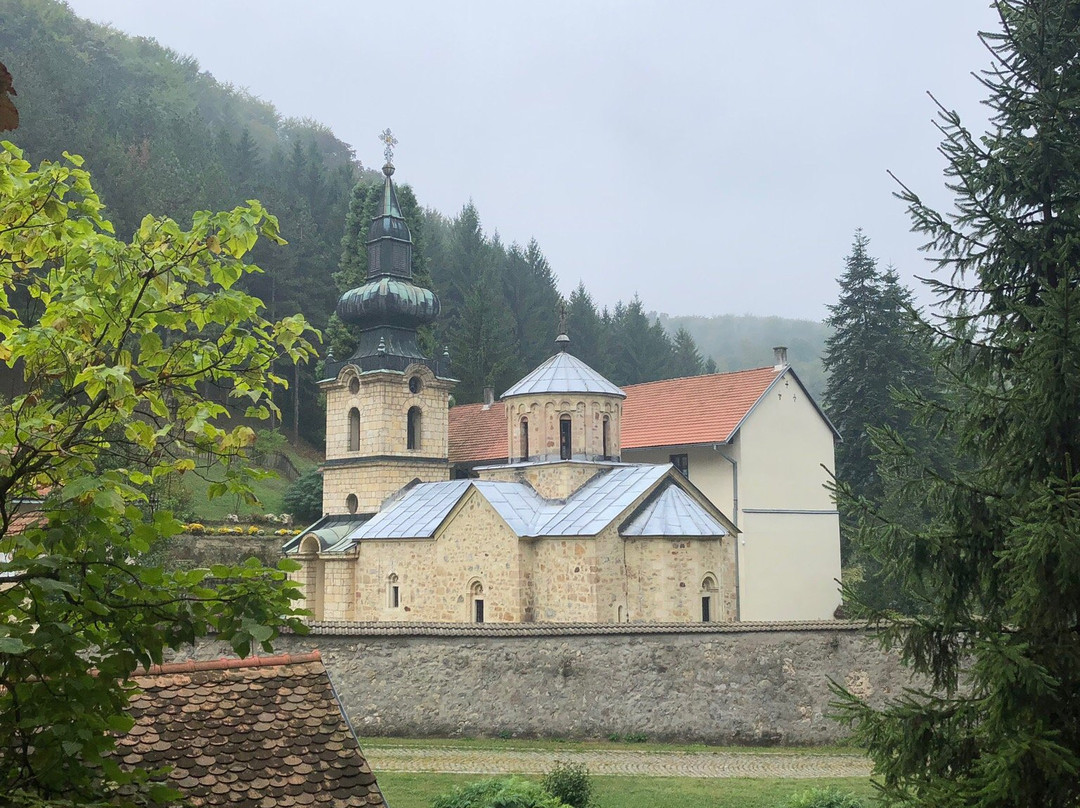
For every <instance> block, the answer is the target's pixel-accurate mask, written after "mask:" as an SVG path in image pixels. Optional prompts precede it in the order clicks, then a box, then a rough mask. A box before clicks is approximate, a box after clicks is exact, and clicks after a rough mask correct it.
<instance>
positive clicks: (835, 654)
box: [193, 623, 908, 744]
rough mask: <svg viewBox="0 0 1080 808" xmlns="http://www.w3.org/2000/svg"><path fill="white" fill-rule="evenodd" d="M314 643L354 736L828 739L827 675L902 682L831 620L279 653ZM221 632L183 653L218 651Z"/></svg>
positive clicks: (524, 633) (450, 635) (386, 630)
mask: <svg viewBox="0 0 1080 808" xmlns="http://www.w3.org/2000/svg"><path fill="white" fill-rule="evenodd" d="M315 648H317V649H319V650H320V651H321V653H322V658H323V661H324V662H325V664H326V667H327V669H328V670H329V671H330V675H331V678H332V679H333V682H334V686H335V688H336V689H337V692H338V694H339V696H340V697H341V699H342V702H343V703H344V704H345V707H346V710H347V712H348V714H349V718H350V720H351V721H352V724H353V726H354V727H355V728H356V731H357V733H358V734H359V735H360V736H361V737H364V736H376V735H394V736H433V737H446V736H450V737H458V736H466V737H475V736H497V735H504V736H505V735H509V736H513V737H545V738H597V737H599V738H604V737H607V736H609V735H611V734H612V733H619V734H621V735H625V734H626V733H643V734H645V735H646V736H647V737H648V739H649V740H650V741H682V742H705V743H714V744H825V743H832V742H835V741H837V740H840V739H842V738H843V737H844V736H845V734H846V733H845V730H844V729H843V728H842V727H840V726H839V725H838V724H837V723H836V722H835V721H833V720H831V719H830V718H828V713H829V710H830V708H829V702H830V700H831V696H830V693H829V688H828V679H829V678H832V679H835V680H836V681H839V682H841V683H844V684H846V685H847V686H848V688H849V689H851V690H852V691H854V692H856V693H859V694H861V695H863V696H865V697H868V698H869V699H870V700H871V701H874V702H880V701H881V700H882V699H883V698H885V697H887V696H889V695H897V694H899V693H900V691H901V690H902V689H903V687H904V686H905V684H906V683H907V682H908V679H907V674H906V672H905V671H904V669H903V668H901V667H900V665H899V663H898V661H897V659H896V658H895V657H893V656H891V655H888V654H885V653H883V652H881V651H880V649H879V648H878V646H877V644H876V642H875V641H874V640H873V638H872V637H871V636H869V635H868V634H867V633H866V632H865V631H864V630H863V629H862V628H861V627H858V626H855V625H852V624H845V623H836V624H833V625H831V626H830V625H825V624H815V625H809V626H784V625H783V624H774V625H772V626H770V625H768V624H757V625H752V624H751V625H748V624H742V625H739V626H718V627H715V628H713V627H708V628H706V627H704V626H702V625H700V624H698V625H696V626H693V627H690V628H687V627H678V628H676V627H670V626H663V627H661V626H638V627H636V628H635V630H632V631H631V630H624V629H622V628H621V627H603V629H600V630H598V629H596V628H590V627H586V626H581V625H577V626H571V627H566V626H563V627H559V626H555V625H552V624H548V625H543V624H535V625H533V626H528V627H523V626H518V627H513V628H510V629H506V630H502V629H491V628H484V627H480V626H476V627H452V626H446V625H439V624H420V625H418V624H411V625H408V626H406V625H404V624H396V625H391V626H387V625H385V624H384V625H382V626H380V627H378V628H376V627H373V626H372V625H371V624H353V625H351V626H349V625H342V626H332V625H329V624H323V625H321V626H317V627H315V628H314V631H313V633H312V634H310V635H308V636H304V637H300V636H285V637H282V638H281V639H280V640H279V641H278V642H277V643H275V651H276V652H277V653H302V652H306V651H309V650H312V649H315ZM223 653H225V652H224V650H223V646H221V645H220V644H209V645H206V646H200V647H199V648H198V649H196V651H195V653H194V654H193V656H196V657H198V658H204V659H205V658H215V657H217V656H221V655H222V654H223Z"/></svg>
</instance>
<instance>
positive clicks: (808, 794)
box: [785, 787, 863, 808]
mask: <svg viewBox="0 0 1080 808" xmlns="http://www.w3.org/2000/svg"><path fill="white" fill-rule="evenodd" d="M785 808H863V804H862V801H861V800H860V799H858V798H857V797H855V796H854V795H852V794H845V793H844V792H843V791H841V790H840V789H838V788H835V787H829V788H812V789H810V790H809V791H800V792H799V793H797V794H793V795H792V796H791V799H789V800H788V801H787V803H786V806H785Z"/></svg>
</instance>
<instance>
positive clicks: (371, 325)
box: [326, 154, 450, 377]
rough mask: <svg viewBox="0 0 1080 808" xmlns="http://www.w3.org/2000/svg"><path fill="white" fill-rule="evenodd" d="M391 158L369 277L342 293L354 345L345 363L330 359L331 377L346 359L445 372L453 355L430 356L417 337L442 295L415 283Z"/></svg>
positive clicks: (374, 226) (372, 229)
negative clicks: (353, 331)
mask: <svg viewBox="0 0 1080 808" xmlns="http://www.w3.org/2000/svg"><path fill="white" fill-rule="evenodd" d="M389 158H390V155H389V154H388V155H387V164H386V165H385V166H384V167H383V174H384V175H385V176H386V179H385V180H384V181H383V188H382V202H381V204H380V205H379V208H378V213H377V214H376V216H375V217H374V218H373V219H372V220H371V225H370V226H369V227H368V231H367V235H368V238H367V258H368V266H367V281H366V283H364V285H363V286H358V287H357V288H355V289H350V290H349V291H347V292H346V293H345V294H343V295H342V296H341V297H340V298H339V299H338V304H337V313H338V316H339V317H340V318H341V319H342V321H344V322H346V323H349V324H350V325H354V326H358V327H359V330H360V333H359V335H358V337H359V339H358V341H357V346H356V350H355V352H354V353H353V355H352V356H350V357H349V358H348V359H347V360H346V361H345V362H336V363H328V364H327V365H326V370H327V372H328V373H329V374H330V375H332V376H333V375H335V374H336V373H337V371H338V369H340V367H341V366H343V365H345V364H352V365H355V366H356V367H358V368H360V369H361V370H362V371H364V372H367V371H370V370H405V369H406V368H408V367H409V366H410V365H413V364H416V363H420V364H424V365H427V366H428V367H430V368H431V369H432V371H433V372H434V373H435V375H436V376H440V377H447V376H448V375H449V372H450V367H449V366H450V359H449V356H448V355H444V356H443V358H442V359H439V360H433V359H429V358H428V357H426V356H424V354H423V352H422V351H421V350H420V346H419V344H418V342H417V338H416V336H417V335H416V329H418V328H419V327H420V326H423V325H427V324H428V323H431V322H433V321H434V320H435V318H436V317H438V316H439V309H440V306H439V298H438V297H436V295H435V293H434V292H432V291H431V290H430V289H424V288H423V287H420V286H417V285H416V284H414V283H413V282H412V257H413V256H412V248H413V244H412V234H411V233H409V226H408V225H407V224H406V223H405V218H404V217H403V216H402V215H401V205H400V204H399V203H398V198H397V192H396V191H395V190H394V183H393V180H392V179H391V176H392V175H393V173H394V167H393V165H391V164H390V162H389Z"/></svg>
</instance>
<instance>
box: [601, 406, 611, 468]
mask: <svg viewBox="0 0 1080 808" xmlns="http://www.w3.org/2000/svg"><path fill="white" fill-rule="evenodd" d="M601 429H602V431H603V434H602V437H603V442H604V460H607V459H608V458H609V457H611V419H610V418H608V417H607V416H606V415H605V416H604V423H603V424H602V425H601Z"/></svg>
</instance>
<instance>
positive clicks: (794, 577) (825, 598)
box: [735, 371, 840, 620]
mask: <svg viewBox="0 0 1080 808" xmlns="http://www.w3.org/2000/svg"><path fill="white" fill-rule="evenodd" d="M833 437H834V436H833V432H832V430H831V429H830V428H829V426H828V424H827V423H826V422H825V421H824V420H823V419H822V417H821V415H820V414H819V413H818V411H817V409H816V408H815V407H814V405H813V403H812V402H811V401H810V398H809V396H808V395H807V394H806V393H805V392H804V391H803V389H802V388H801V387H800V386H799V384H798V382H797V381H796V380H795V379H794V378H792V377H791V373H790V371H788V373H786V374H784V376H782V377H781V378H780V379H779V380H778V381H777V383H776V384H775V385H774V386H773V387H772V389H771V390H770V391H769V392H768V393H766V394H765V395H764V396H763V397H762V399H761V400H760V401H759V402H758V404H757V406H756V407H755V408H754V409H753V410H752V412H751V413H750V415H749V417H748V418H747V419H746V421H745V423H744V424H743V426H742V427H741V429H740V430H739V432H738V433H737V435H736V437H735V443H736V445H737V447H738V455H739V457H740V463H739V527H740V529H742V531H743V533H742V535H741V536H740V544H739V567H740V585H739V596H740V606H741V610H740V616H741V618H742V619H743V620H819V619H828V618H831V617H832V616H833V612H834V611H835V610H836V607H837V606H839V605H840V591H839V584H838V583H837V581H839V579H840V518H839V515H838V514H837V511H836V506H835V504H834V503H833V501H832V496H831V495H830V493H829V491H828V489H827V488H826V485H827V484H828V482H829V481H830V480H831V477H830V474H829V472H830V471H831V470H832V469H834V468H835V451H834V445H833Z"/></svg>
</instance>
